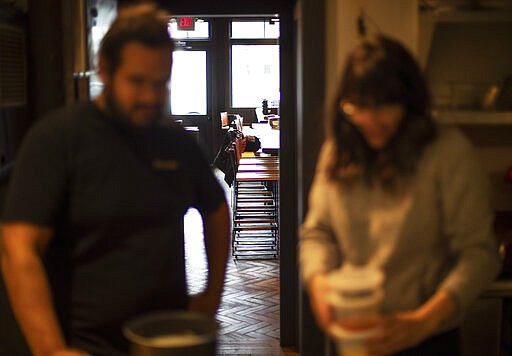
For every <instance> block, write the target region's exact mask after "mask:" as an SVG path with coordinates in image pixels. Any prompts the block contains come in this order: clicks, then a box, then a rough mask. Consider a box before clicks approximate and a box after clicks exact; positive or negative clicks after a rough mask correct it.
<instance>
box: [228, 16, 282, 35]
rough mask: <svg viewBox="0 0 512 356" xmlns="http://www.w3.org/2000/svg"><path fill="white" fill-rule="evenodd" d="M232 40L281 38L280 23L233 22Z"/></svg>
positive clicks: (270, 21) (274, 21) (272, 21)
mask: <svg viewBox="0 0 512 356" xmlns="http://www.w3.org/2000/svg"><path fill="white" fill-rule="evenodd" d="M231 38H232V39H244V38H246V39H250V38H253V39H254V38H273V39H278V38H279V22H278V21H276V20H268V21H232V22H231Z"/></svg>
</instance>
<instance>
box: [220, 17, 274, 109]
mask: <svg viewBox="0 0 512 356" xmlns="http://www.w3.org/2000/svg"><path fill="white" fill-rule="evenodd" d="M278 39H279V21H278V20H277V19H271V20H245V21H241V20H237V21H231V34H230V40H231V46H230V47H231V107H233V108H255V107H260V106H261V103H262V101H263V100H264V99H266V100H268V101H269V103H271V104H274V105H273V106H278V105H279V100H280V88H279V42H278Z"/></svg>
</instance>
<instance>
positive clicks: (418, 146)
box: [326, 35, 436, 189]
mask: <svg viewBox="0 0 512 356" xmlns="http://www.w3.org/2000/svg"><path fill="white" fill-rule="evenodd" d="M343 102H350V103H352V104H354V105H357V106H362V107H376V106H379V105H385V104H400V105H402V106H403V107H404V109H405V114H404V117H403V119H402V121H401V123H400V126H399V128H398V130H397V132H396V133H395V135H394V136H393V138H392V139H391V141H390V142H389V143H388V144H387V146H386V147H384V148H383V149H381V150H374V149H373V148H371V147H370V146H369V145H368V144H367V142H366V140H365V139H364V137H363V135H362V134H361V133H360V131H359V129H358V128H357V127H356V126H355V125H354V124H353V123H352V122H351V120H350V118H349V117H347V115H346V114H345V113H344V112H343V110H341V103H343ZM430 109H431V105H430V95H429V92H428V89H427V85H426V82H425V79H424V77H423V75H422V73H421V69H420V68H419V66H418V64H417V63H416V61H415V60H414V58H413V57H412V56H411V55H410V53H409V52H408V51H407V50H406V49H405V48H404V47H403V46H402V45H401V44H400V43H399V42H397V41H395V40H393V39H391V38H388V37H385V36H383V35H379V36H377V37H374V38H370V39H366V40H363V41H362V42H361V43H360V44H359V45H358V46H357V47H356V48H355V49H354V50H353V51H352V52H351V53H350V55H349V57H348V60H347V63H346V65H345V68H344V72H343V77H342V81H341V83H340V88H339V90H338V92H337V93H336V97H335V98H334V101H333V102H332V103H331V104H330V106H329V107H328V108H327V117H328V120H327V121H326V124H327V125H326V133H327V136H328V137H330V138H331V140H332V141H333V142H334V146H335V152H333V155H332V157H330V158H329V159H330V161H328V166H327V167H328V168H327V173H328V176H330V177H331V178H338V179H341V181H342V182H343V181H345V182H350V181H353V180H354V179H359V178H362V179H363V180H364V181H365V182H366V183H367V184H369V185H372V184H373V183H376V182H379V183H381V184H382V185H383V186H384V187H385V188H389V189H393V188H396V186H397V184H398V182H399V181H400V179H401V178H404V177H407V176H410V175H411V174H413V173H414V172H415V169H416V165H417V163H418V160H419V157H420V154H421V152H422V151H423V148H424V147H425V146H426V145H427V144H428V143H429V142H431V141H432V140H433V139H434V138H435V136H436V126H435V124H434V122H433V121H432V117H431V113H430Z"/></svg>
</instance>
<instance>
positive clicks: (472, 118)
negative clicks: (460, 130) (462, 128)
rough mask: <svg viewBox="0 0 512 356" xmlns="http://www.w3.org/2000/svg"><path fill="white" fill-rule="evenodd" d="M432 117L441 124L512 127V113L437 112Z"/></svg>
mask: <svg viewBox="0 0 512 356" xmlns="http://www.w3.org/2000/svg"><path fill="white" fill-rule="evenodd" d="M432 116H433V118H434V120H435V121H437V122H439V123H441V124H469V125H512V111H503V112H496V111H476V110H475V111H435V112H434V113H433V114H432Z"/></svg>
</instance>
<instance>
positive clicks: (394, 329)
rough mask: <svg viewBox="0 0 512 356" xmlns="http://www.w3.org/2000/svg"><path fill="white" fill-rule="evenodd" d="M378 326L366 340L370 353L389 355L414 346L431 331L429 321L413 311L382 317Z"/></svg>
mask: <svg viewBox="0 0 512 356" xmlns="http://www.w3.org/2000/svg"><path fill="white" fill-rule="evenodd" d="M378 328H379V331H378V332H377V333H376V334H375V335H374V336H371V337H370V338H368V341H367V347H368V353H369V354H370V355H391V354H394V353H396V352H398V351H402V350H404V349H407V348H410V347H413V346H416V345H418V344H420V343H421V342H422V341H423V340H425V339H426V338H428V337H429V336H430V335H431V332H432V330H431V327H430V325H429V323H428V322H427V321H426V320H425V319H424V318H423V317H422V316H421V315H420V314H419V313H417V312H415V311H412V312H400V313H395V314H391V315H389V316H386V317H383V318H382V320H381V323H380V324H379V325H378Z"/></svg>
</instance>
